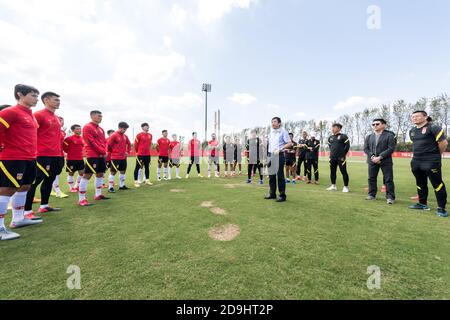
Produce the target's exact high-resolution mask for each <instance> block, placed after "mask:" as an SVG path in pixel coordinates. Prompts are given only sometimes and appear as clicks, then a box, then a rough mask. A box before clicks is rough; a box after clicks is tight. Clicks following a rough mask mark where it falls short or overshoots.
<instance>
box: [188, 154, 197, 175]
mask: <svg viewBox="0 0 450 320" xmlns="http://www.w3.org/2000/svg"><path fill="white" fill-rule="evenodd" d="M194 163H195V167H196V168H197V173H198V174H200V162H199V157H198V156H191V162H189V166H188V169H187V174H190V173H191V169H192V165H193V164H194Z"/></svg>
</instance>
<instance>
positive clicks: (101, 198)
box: [94, 195, 111, 201]
mask: <svg viewBox="0 0 450 320" xmlns="http://www.w3.org/2000/svg"><path fill="white" fill-rule="evenodd" d="M109 199H111V198H108V197H106V196H104V195H99V196H98V197H95V198H94V200H95V201H100V200H109Z"/></svg>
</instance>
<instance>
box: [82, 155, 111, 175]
mask: <svg viewBox="0 0 450 320" xmlns="http://www.w3.org/2000/svg"><path fill="white" fill-rule="evenodd" d="M105 172H106V160H105V158H87V159H86V161H85V162H84V173H88V174H92V173H93V174H97V173H105Z"/></svg>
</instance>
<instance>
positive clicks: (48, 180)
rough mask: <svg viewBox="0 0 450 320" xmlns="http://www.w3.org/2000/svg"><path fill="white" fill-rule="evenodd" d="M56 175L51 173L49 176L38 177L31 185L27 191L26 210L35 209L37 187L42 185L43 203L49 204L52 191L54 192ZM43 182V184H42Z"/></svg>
mask: <svg viewBox="0 0 450 320" xmlns="http://www.w3.org/2000/svg"><path fill="white" fill-rule="evenodd" d="M55 178H56V176H55V175H51V176H49V177H45V178H44V177H42V176H41V177H37V178H36V180H35V181H34V183H33V184H32V185H31V188H30V190H28V193H27V200H26V203H25V211H31V210H33V200H34V196H35V195H36V189H37V187H38V186H39V185H41V205H47V204H48V201H49V199H50V193H52V188H53V181H55ZM41 183H42V184H41Z"/></svg>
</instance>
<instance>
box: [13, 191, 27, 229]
mask: <svg viewBox="0 0 450 320" xmlns="http://www.w3.org/2000/svg"><path fill="white" fill-rule="evenodd" d="M26 200H27V192H16V193H15V194H14V195H13V196H12V198H11V206H12V214H13V220H12V221H13V222H20V221H22V220H23V218H24V217H23V215H24V210H25V202H26Z"/></svg>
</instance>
